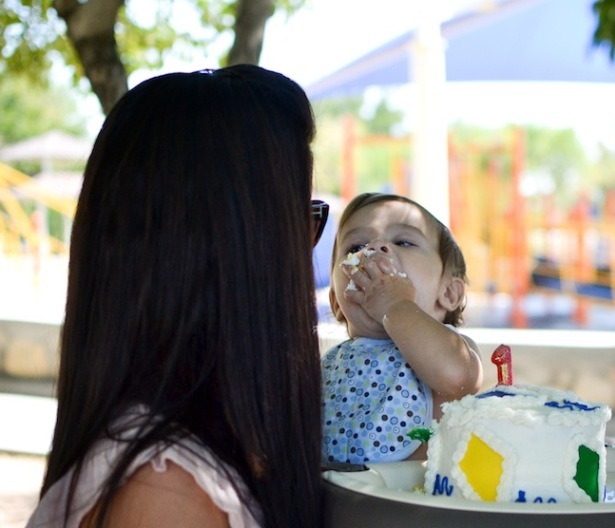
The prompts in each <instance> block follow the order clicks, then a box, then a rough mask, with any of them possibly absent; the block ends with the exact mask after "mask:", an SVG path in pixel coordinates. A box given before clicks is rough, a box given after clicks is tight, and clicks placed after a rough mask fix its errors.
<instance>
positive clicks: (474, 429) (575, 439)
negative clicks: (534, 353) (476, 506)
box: [425, 385, 611, 503]
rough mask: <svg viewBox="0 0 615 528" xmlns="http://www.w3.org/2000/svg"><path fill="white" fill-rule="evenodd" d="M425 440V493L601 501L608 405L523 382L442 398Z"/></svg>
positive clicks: (485, 498)
mask: <svg viewBox="0 0 615 528" xmlns="http://www.w3.org/2000/svg"><path fill="white" fill-rule="evenodd" d="M442 409H443V417H442V419H441V420H440V422H439V423H437V424H435V427H434V434H433V435H432V436H431V438H430V439H429V443H428V453H427V469H426V473H425V492H426V493H428V494H433V495H448V496H453V497H463V498H466V499H471V500H477V501H499V502H528V503H534V502H544V503H548V502H602V501H603V500H604V493H605V482H606V449H605V446H604V436H605V429H606V422H607V421H608V420H609V419H610V417H611V410H610V408H609V407H608V406H606V405H601V404H594V403H590V402H586V401H583V400H581V399H579V398H578V397H577V396H576V395H575V394H574V393H572V392H565V391H560V390H557V389H550V388H546V387H535V386H525V385H497V386H496V387H495V388H493V389H491V390H489V391H486V392H483V393H480V394H477V395H469V396H465V397H464V398H462V399H460V400H457V401H452V402H448V403H445V404H444V405H443V406H442Z"/></svg>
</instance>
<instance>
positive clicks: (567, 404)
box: [545, 399, 599, 412]
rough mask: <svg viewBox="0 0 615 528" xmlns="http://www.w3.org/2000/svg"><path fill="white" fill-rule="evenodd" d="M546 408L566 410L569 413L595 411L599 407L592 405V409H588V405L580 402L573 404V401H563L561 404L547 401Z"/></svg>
mask: <svg viewBox="0 0 615 528" xmlns="http://www.w3.org/2000/svg"><path fill="white" fill-rule="evenodd" d="M545 406H546V407H553V408H555V409H568V410H569V411H575V410H576V411H587V412H589V411H595V410H596V409H598V407H599V405H594V406H593V407H590V406H589V405H586V404H585V403H581V402H574V401H570V400H566V399H565V400H564V401H562V402H556V401H549V402H547V403H545Z"/></svg>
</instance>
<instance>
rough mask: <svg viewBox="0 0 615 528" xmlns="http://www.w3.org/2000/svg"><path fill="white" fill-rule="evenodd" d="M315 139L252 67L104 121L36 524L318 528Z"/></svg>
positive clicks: (216, 75) (289, 101)
mask: <svg viewBox="0 0 615 528" xmlns="http://www.w3.org/2000/svg"><path fill="white" fill-rule="evenodd" d="M313 136H314V122H313V115H312V111H311V107H310V104H309V102H308V100H307V98H306V96H305V93H304V92H303V90H302V89H301V88H300V87H299V86H298V85H297V84H296V83H294V82H293V81H291V80H290V79H288V78H286V77H284V76H283V75H281V74H278V73H275V72H271V71H268V70H265V69H262V68H259V67H257V66H248V65H240V66H232V67H227V68H221V69H218V70H207V71H202V72H194V73H175V74H168V75H163V76H160V77H156V78H153V79H150V80H148V81H145V82H143V83H142V84H140V85H138V86H137V87H135V88H133V89H132V90H130V91H129V92H128V93H127V94H126V95H125V96H124V97H123V98H122V99H121V100H120V101H119V102H118V104H117V105H116V106H115V108H114V109H113V110H112V111H111V113H110V114H109V116H108V118H107V119H106V121H105V124H104V125H103V128H102V130H101V132H100V134H99V136H98V138H97V140H96V143H95V145H94V149H93V151H92V154H91V156H90V159H89V161H88V164H87V167H86V170H85V176H84V183H83V189H82V191H81V195H80V197H79V203H78V207H77V213H76V216H75V221H74V227H73V233H72V240H71V250H70V251H71V253H70V266H69V284H68V298H67V304H66V317H65V322H64V327H63V332H62V340H61V360H60V374H59V381H58V391H57V392H58V393H57V396H58V415H57V423H56V427H55V433H54V439H53V446H52V450H51V453H50V455H49V460H48V467H47V473H46V476H45V479H44V483H43V487H42V491H41V501H40V504H39V506H38V507H37V509H36V511H35V512H34V514H33V516H32V518H31V519H30V522H29V524H28V526H29V527H35V526H75V527H78V526H82V527H83V526H86V527H102V526H104V527H116V526H122V527H128V528H129V527H132V526H143V527H146V526H156V527H162V528H164V527H167V526H173V527H182V526H208V527H217V526H232V527H243V526H246V527H247V526H262V527H280V528H301V527H315V526H318V525H319V523H320V474H319V459H320V409H319V394H320V393H319V391H320V367H319V353H318V340H317V335H316V324H317V320H316V310H315V304H314V285H313V279H312V277H313V273H312V267H311V248H312V244H313V239H314V236H315V233H316V232H317V229H316V228H317V226H315V225H313V223H312V216H311V209H310V198H311V186H312V152H311V148H310V144H311V141H312V139H313ZM325 209H326V207H325ZM322 210H323V206H322V205H321V206H320V211H321V212H322ZM325 213H326V210H325ZM320 218H321V219H322V216H321V217H320ZM324 219H325V220H326V215H325V218H324ZM315 229H316V230H315Z"/></svg>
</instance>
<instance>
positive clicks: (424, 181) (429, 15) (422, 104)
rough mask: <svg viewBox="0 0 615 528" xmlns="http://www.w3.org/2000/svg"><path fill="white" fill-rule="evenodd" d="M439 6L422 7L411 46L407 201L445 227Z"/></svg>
mask: <svg viewBox="0 0 615 528" xmlns="http://www.w3.org/2000/svg"><path fill="white" fill-rule="evenodd" d="M438 7H439V2H433V3H431V2H430V3H425V9H424V10H422V16H421V20H420V21H419V25H418V28H417V33H416V40H415V41H414V42H413V43H412V44H411V46H410V50H409V53H410V54H411V60H410V61H409V62H410V64H411V69H412V71H411V72H410V74H411V75H410V77H411V78H412V79H414V84H415V90H414V93H415V94H416V95H415V97H417V104H416V108H417V112H416V115H415V116H412V117H413V121H414V123H415V129H414V149H413V167H412V172H411V175H410V182H409V189H410V198H412V199H413V200H416V201H417V202H419V203H420V204H421V205H423V206H424V207H426V208H427V209H429V210H430V211H431V212H432V213H433V214H434V215H435V216H436V217H437V218H438V219H439V220H440V221H441V222H442V223H443V224H445V225H447V226H448V225H449V221H450V206H449V180H448V131H447V128H448V127H447V118H446V106H445V100H444V95H445V83H446V62H445V49H446V43H445V41H444V39H443V38H442V35H441V33H440V23H441V17H440V15H439V11H438Z"/></svg>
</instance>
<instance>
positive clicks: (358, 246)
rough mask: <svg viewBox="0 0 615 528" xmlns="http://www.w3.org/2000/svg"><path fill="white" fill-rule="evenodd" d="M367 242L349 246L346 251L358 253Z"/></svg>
mask: <svg viewBox="0 0 615 528" xmlns="http://www.w3.org/2000/svg"><path fill="white" fill-rule="evenodd" d="M366 245H367V244H353V245H352V246H350V247H349V248H348V250H347V251H346V253H358V252H359V251H361V250H362V249H363V248H364V247H365V246H366Z"/></svg>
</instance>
